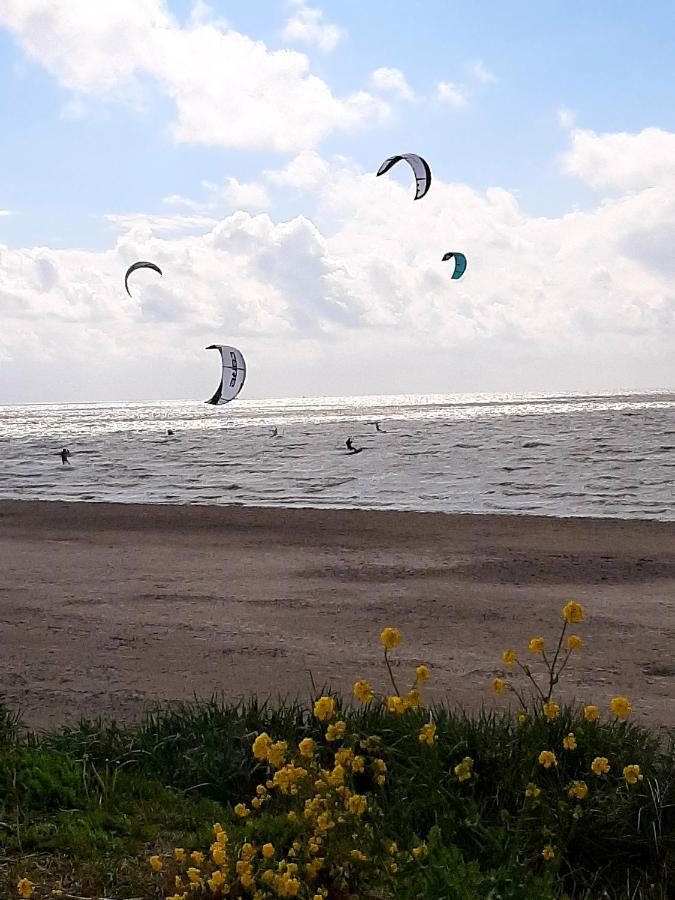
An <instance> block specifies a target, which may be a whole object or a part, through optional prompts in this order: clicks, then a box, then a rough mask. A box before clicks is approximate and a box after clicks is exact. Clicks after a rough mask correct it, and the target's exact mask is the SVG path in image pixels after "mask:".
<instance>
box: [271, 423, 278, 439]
mask: <svg viewBox="0 0 675 900" xmlns="http://www.w3.org/2000/svg"><path fill="white" fill-rule="evenodd" d="M278 434H279V431H278V430H277V426H276V425H272V434H271V435H270V437H276V436H277V435H278Z"/></svg>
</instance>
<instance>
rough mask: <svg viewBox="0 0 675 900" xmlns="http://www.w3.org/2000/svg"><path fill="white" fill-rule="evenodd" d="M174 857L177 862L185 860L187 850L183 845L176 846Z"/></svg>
mask: <svg viewBox="0 0 675 900" xmlns="http://www.w3.org/2000/svg"><path fill="white" fill-rule="evenodd" d="M173 858H174V859H175V860H176V862H184V860H185V850H183V848H182V847H176V849H175V850H174V851H173Z"/></svg>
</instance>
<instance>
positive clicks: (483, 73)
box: [467, 59, 497, 84]
mask: <svg viewBox="0 0 675 900" xmlns="http://www.w3.org/2000/svg"><path fill="white" fill-rule="evenodd" d="M467 69H468V71H469V74H470V75H471V77H472V78H475V79H476V81H480V83H481V84H495V83H496V81H497V76H496V75H495V74H494V72H491V71H490V69H488V67H487V66H486V65H485V63H484V62H483V61H482V60H481V59H474V60H473V61H472V62H470V63H469V65H468V66H467Z"/></svg>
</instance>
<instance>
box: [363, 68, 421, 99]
mask: <svg viewBox="0 0 675 900" xmlns="http://www.w3.org/2000/svg"><path fill="white" fill-rule="evenodd" d="M370 84H371V87H373V88H375V90H378V91H387V92H389V93H392V94H394V95H395V96H397V97H400V98H401V99H402V100H414V99H415V92H414V91H413V89H412V88H411V87H410V85H409V84H408V82H407V80H406V77H405V75H404V74H403V72H402V71H401V70H400V69H390V68H388V67H386V66H384V67H382V68H380V69H375V71H374V72H373V73H372V75H371V76H370Z"/></svg>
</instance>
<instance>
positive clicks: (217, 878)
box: [206, 869, 225, 891]
mask: <svg viewBox="0 0 675 900" xmlns="http://www.w3.org/2000/svg"><path fill="white" fill-rule="evenodd" d="M206 883H207V884H208V886H209V887H210V889H211V890H212V891H217V890H218V888H220V887H222V886H223V885H224V884H225V876H224V875H223V873H222V872H221V871H220V869H216V871H215V872H214V873H213V875H212V876H211V877H210V878H209V880H208V881H207V882H206Z"/></svg>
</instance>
